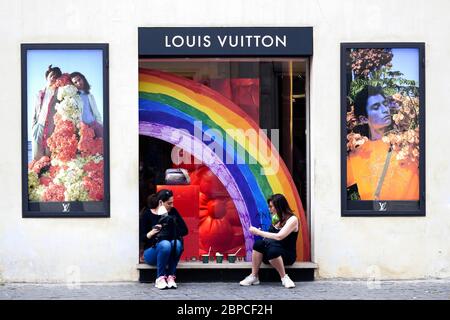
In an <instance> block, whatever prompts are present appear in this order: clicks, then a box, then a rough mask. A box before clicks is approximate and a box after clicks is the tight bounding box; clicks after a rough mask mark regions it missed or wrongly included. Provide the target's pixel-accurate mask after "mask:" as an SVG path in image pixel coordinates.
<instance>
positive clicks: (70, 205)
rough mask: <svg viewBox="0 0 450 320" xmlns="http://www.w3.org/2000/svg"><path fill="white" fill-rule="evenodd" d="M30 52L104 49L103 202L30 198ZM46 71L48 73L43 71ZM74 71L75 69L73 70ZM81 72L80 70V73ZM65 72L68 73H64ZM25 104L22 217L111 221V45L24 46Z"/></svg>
mask: <svg viewBox="0 0 450 320" xmlns="http://www.w3.org/2000/svg"><path fill="white" fill-rule="evenodd" d="M30 50H55V51H56V50H100V51H101V52H102V66H101V69H102V77H103V88H102V90H101V92H102V94H103V105H102V106H99V107H101V108H102V109H103V161H104V162H103V163H104V166H103V170H104V171H103V174H104V175H103V177H104V181H103V183H104V184H103V187H104V193H103V200H101V201H67V202H57V201H55V202H34V201H33V202H30V201H29V196H28V117H29V116H30V115H29V114H28V107H29V106H28V95H29V94H35V93H34V92H27V83H28V73H27V72H28V70H27V68H28V61H27V53H28V52H29V51H30ZM43 71H45V70H43ZM70 71H71V72H73V71H75V70H70ZM79 71H80V70H79ZM62 72H65V70H62ZM21 86H22V90H21V98H22V99H21V100H22V102H21V105H22V122H21V123H22V128H21V129H22V137H21V140H22V141H21V143H22V218H109V217H110V158H109V156H110V146H109V44H107V43H23V44H21Z"/></svg>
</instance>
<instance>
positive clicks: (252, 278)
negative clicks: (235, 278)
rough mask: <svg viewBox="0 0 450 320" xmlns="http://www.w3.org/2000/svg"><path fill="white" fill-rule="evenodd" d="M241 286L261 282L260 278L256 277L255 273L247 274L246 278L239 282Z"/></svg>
mask: <svg viewBox="0 0 450 320" xmlns="http://www.w3.org/2000/svg"><path fill="white" fill-rule="evenodd" d="M239 284H240V285H241V286H251V285H256V284H259V279H258V278H257V277H255V276H254V275H253V274H251V275H249V276H247V277H246V278H245V279H244V280H242V281H241V282H239Z"/></svg>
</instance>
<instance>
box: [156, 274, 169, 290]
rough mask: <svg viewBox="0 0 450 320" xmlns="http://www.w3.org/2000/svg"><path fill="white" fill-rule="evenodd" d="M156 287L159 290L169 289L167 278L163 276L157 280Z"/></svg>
mask: <svg viewBox="0 0 450 320" xmlns="http://www.w3.org/2000/svg"><path fill="white" fill-rule="evenodd" d="M155 287H156V288H158V289H159V290H163V289H166V288H168V286H167V282H166V277H165V276H161V277H159V278H158V279H156V281H155Z"/></svg>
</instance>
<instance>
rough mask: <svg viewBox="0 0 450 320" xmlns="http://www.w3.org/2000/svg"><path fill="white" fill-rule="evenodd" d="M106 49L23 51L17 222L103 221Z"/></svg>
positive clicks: (105, 209) (106, 199)
mask: <svg viewBox="0 0 450 320" xmlns="http://www.w3.org/2000/svg"><path fill="white" fill-rule="evenodd" d="M107 55H108V47H107V45H103V44H101V45H96V44H89V45H76V44H70V45H58V44H48V45H45V44H23V45H22V146H23V155H22V161H23V216H24V217H46V216H48V217H71V216H72V217H79V216H86V217H92V216H95V217H98V216H109V181H108V179H109V174H108V170H107V169H108V161H109V159H108V133H109V131H108V86H107V82H108V73H107V63H106V62H107Z"/></svg>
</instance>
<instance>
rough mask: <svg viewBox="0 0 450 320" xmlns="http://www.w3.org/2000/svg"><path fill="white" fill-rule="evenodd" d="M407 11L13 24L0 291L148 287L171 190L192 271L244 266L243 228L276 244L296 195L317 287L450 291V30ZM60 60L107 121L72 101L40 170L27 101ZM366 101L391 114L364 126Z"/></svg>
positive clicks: (295, 11) (137, 7) (15, 17)
mask: <svg viewBox="0 0 450 320" xmlns="http://www.w3.org/2000/svg"><path fill="white" fill-rule="evenodd" d="M412 2H413V3H414V5H411V1H409V2H408V7H407V8H404V7H402V11H401V12H402V13H401V14H400V15H399V16H397V17H396V20H395V21H394V22H393V21H392V19H391V17H389V15H386V8H387V7H383V6H382V4H376V5H375V4H374V5H371V6H368V7H364V8H359V7H358V2H357V1H350V2H346V4H345V5H339V4H336V3H334V2H332V1H323V2H321V3H316V4H310V3H307V2H302V1H301V2H294V1H292V2H290V1H289V2H286V3H283V4H281V5H280V4H278V5H275V4H273V5H272V4H266V5H261V6H259V5H257V3H256V2H254V3H253V2H246V3H245V5H244V4H243V6H244V7H245V8H243V7H240V6H239V7H238V6H236V7H233V6H229V7H228V6H226V5H225V4H222V5H219V7H220V8H219V7H217V5H215V6H213V5H211V4H206V3H205V4H204V6H198V7H195V6H188V5H187V4H184V3H182V2H176V1H175V2H174V3H173V4H172V5H169V4H156V3H154V4H148V3H147V2H144V1H140V2H136V3H134V4H133V5H128V6H125V5H123V4H122V5H121V4H114V5H109V6H108V8H107V9H108V10H106V11H105V10H104V9H105V6H106V4H102V3H94V4H90V6H91V9H90V10H91V11H92V12H96V13H97V17H96V19H94V20H95V21H92V19H89V18H88V16H86V15H84V14H83V12H81V11H78V7H75V6H72V5H70V4H68V5H66V6H64V7H62V8H58V9H56V8H53V7H52V6H51V3H50V2H46V1H44V2H43V3H40V4H39V5H37V4H36V5H33V4H32V5H28V4H27V5H25V4H24V3H23V2H19V3H17V4H13V5H11V7H10V8H4V10H2V12H3V13H6V12H7V13H8V15H7V17H4V19H2V24H3V25H4V26H3V27H2V30H7V29H8V30H12V31H10V32H9V33H7V34H5V35H4V37H3V38H4V41H3V43H4V50H3V53H2V54H3V56H4V59H2V61H3V64H4V70H6V74H8V77H3V79H1V80H0V81H1V82H2V84H3V86H2V87H3V88H5V89H6V90H5V93H4V95H3V96H2V98H1V100H0V101H1V102H2V107H1V109H0V110H1V113H2V115H3V118H4V119H9V121H7V122H5V126H4V127H3V128H2V129H1V130H3V131H4V133H3V134H4V135H5V136H7V137H10V138H9V139H6V140H5V143H6V144H7V146H6V148H5V150H8V152H7V153H6V155H5V156H4V158H3V160H2V166H1V170H2V177H4V183H3V184H2V188H3V189H2V192H1V194H2V201H1V206H2V207H1V209H0V214H1V215H2V218H3V219H2V221H3V222H2V224H1V226H0V235H1V236H0V251H1V255H0V279H1V280H2V281H7V282H13V281H25V282H65V281H82V282H88V281H130V280H131V281H134V280H137V279H138V277H139V271H138V269H137V264H138V263H139V255H140V246H139V211H140V209H141V208H142V206H143V205H145V199H146V196H147V195H148V194H150V193H152V192H155V191H157V190H159V189H161V188H169V189H172V190H174V191H175V194H176V195H179V197H178V198H177V197H175V205H176V206H177V207H179V208H180V209H181V210H180V211H181V212H182V213H183V211H184V212H185V218H186V220H187V222H188V225H189V228H190V234H189V239H188V241H186V243H188V244H189V245H187V246H186V250H185V253H184V256H183V258H182V259H183V262H184V263H189V262H193V261H192V260H196V259H198V258H199V256H200V255H201V254H204V253H206V252H211V251H212V252H213V254H215V253H222V254H224V255H225V256H226V255H228V254H230V253H234V252H239V255H238V259H239V258H241V259H240V260H242V261H249V260H250V257H251V247H252V243H253V241H254V238H253V237H252V236H251V234H249V233H248V227H249V226H250V225H256V226H258V227H261V228H266V227H267V226H268V225H269V224H270V215H269V214H268V210H267V203H266V199H267V197H268V196H270V195H271V194H273V193H283V194H284V195H286V197H287V199H288V201H289V203H290V204H291V206H292V207H293V209H294V211H295V212H296V213H297V215H298V216H299V218H300V221H301V227H302V228H301V233H300V235H299V238H298V241H297V261H298V262H314V263H315V264H316V265H317V266H318V267H317V269H316V278H364V279H367V278H369V279H417V278H448V277H450V245H449V243H450V241H448V240H450V239H449V234H450V233H449V231H450V216H449V215H448V211H449V209H450V208H449V203H448V200H447V198H448V191H447V190H446V186H447V185H448V183H449V182H450V172H449V171H448V169H447V165H446V160H445V158H446V153H447V151H446V150H447V149H448V148H446V145H447V144H448V142H447V141H446V140H445V139H444V140H442V139H441V140H439V137H442V136H445V132H446V131H445V118H446V115H447V114H448V115H450V112H449V111H446V109H445V108H442V103H441V102H440V101H445V92H446V91H448V84H447V83H446V82H445V79H444V77H443V76H442V74H444V73H445V72H444V73H443V72H442V71H445V70H446V69H448V64H446V60H445V57H446V54H445V53H447V52H448V51H449V45H448V43H446V41H445V38H446V37H447V34H446V31H445V30H448V22H446V20H445V19H444V18H442V19H437V18H436V17H439V15H440V14H441V12H443V11H445V10H437V9H436V8H435V7H434V8H433V7H431V6H429V7H426V6H425V5H424V4H421V3H420V2H418V1H417V2H415V1H412ZM173 5H175V6H174V7H175V8H177V9H176V10H175V11H173V10H170V8H171V7H172V6H173ZM386 5H390V6H391V7H390V9H389V10H388V11H389V12H395V10H396V6H400V5H401V4H400V3H399V4H395V5H393V4H388V3H387V2H386ZM33 6H35V7H33ZM272 6H273V7H272ZM392 6H394V7H392ZM442 6H443V7H446V6H448V5H446V4H445V5H444V4H442ZM194 7H195V8H194ZM209 7H210V8H209ZM275 7H276V8H275ZM207 8H208V10H207ZM412 8H414V9H412ZM418 8H420V9H421V10H418ZM281 9H282V10H281ZM61 10H62V11H63V12H61ZM236 10H238V11H239V12H252V16H251V19H246V18H245V17H244V16H241V17H239V16H236V15H235V13H236ZM280 10H281V11H280ZM410 11H411V12H410ZM101 12H102V14H101V15H100V13H101ZM103 12H107V14H103ZM169 12H170V13H171V14H170V15H169V14H168V13H169ZM186 12H189V13H190V14H189V15H186V14H185V13H186ZM206 12H208V14H206ZM417 12H420V15H419V16H418V15H417ZM39 14H41V15H42V16H45V17H46V19H44V22H42V20H41V19H36V16H37V15H38V16H39ZM411 16H414V17H416V18H415V19H411ZM58 17H64V22H63V23H57V24H56V25H57V27H55V25H54V24H53V23H50V21H58ZM280 17H282V18H283V19H281V20H280V19H279V18H280ZM356 17H358V18H357V19H356ZM47 19H48V20H47ZM46 21H48V22H46ZM431 21H434V22H433V23H430V22H431ZM6 26H9V27H8V28H7V27H6ZM11 26H13V27H12V28H11ZM167 26H170V28H167ZM387 26H389V27H387ZM93 30H95V32H93ZM40 54H42V55H43V56H40ZM77 54H79V55H81V56H77ZM58 55H59V56H58ZM49 61H50V63H48V62H49ZM70 61H74V62H73V63H72V62H70ZM86 61H87V62H86ZM52 63H53V64H54V66H53V67H55V66H59V67H61V69H62V70H61V73H62V74H68V75H69V76H70V78H71V81H72V82H73V83H74V85H75V81H76V77H77V75H78V74H77V73H76V72H77V71H80V72H81V73H84V74H88V76H87V77H86V78H87V79H88V80H89V82H90V85H91V94H93V95H94V96H95V99H96V101H97V107H98V112H93V118H92V117H91V118H89V115H85V114H83V113H82V112H81V113H80V114H79V115H78V117H79V118H78V119H83V123H90V124H91V125H89V126H85V125H84V124H83V125H81V124H80V123H79V121H78V122H77V120H74V119H75V116H74V114H73V113H70V112H69V111H70V110H71V109H70V106H71V103H72V102H71V101H78V102H73V103H80V104H81V103H82V102H83V101H84V100H83V99H90V98H89V96H88V95H86V96H85V97H84V96H82V95H81V94H80V93H79V92H80V91H78V93H77V92H76V91H74V92H70V91H69V90H65V91H64V92H65V95H63V94H61V97H59V99H58V100H59V104H58V106H60V107H57V108H56V110H62V111H61V112H60V113H61V119H62V120H58V121H56V122H55V129H54V131H55V132H58V133H59V134H60V136H59V137H57V136H56V135H55V136H52V135H51V134H48V137H47V136H46V131H45V130H44V133H43V135H42V137H40V136H38V137H39V139H45V141H47V142H46V143H47V145H48V149H49V151H48V159H47V158H46V159H43V158H42V154H40V152H41V153H42V152H43V153H44V154H45V150H41V149H39V148H38V147H33V146H34V144H33V143H34V140H33V139H35V137H36V136H35V131H34V127H33V125H34V122H33V121H34V120H33V112H34V108H35V105H34V104H33V102H32V101H33V99H34V98H35V95H36V93H37V91H38V90H37V89H40V88H39V87H38V86H37V85H36V83H37V84H40V85H42V86H44V85H45V77H46V76H47V75H45V77H44V74H45V71H46V70H47V67H48V64H52ZM40 64H41V65H40ZM44 65H45V68H44V69H42V68H43V66H44ZM33 68H35V69H36V70H39V71H34V70H35V69H33ZM39 68H40V69H39ZM78 69H80V70H78ZM52 70H53V69H52ZM35 73H42V79H39V76H36V74H35ZM35 79H38V80H35ZM84 80H86V79H84ZM39 81H40V82H39ZM67 84H68V82H67V83H62V84H61V87H62V88H64V85H67ZM367 87H370V88H372V87H374V88H376V87H381V88H382V89H383V92H382V93H378V92H377V93H374V92H372V93H371V92H369V97H376V98H378V99H381V100H380V101H379V102H376V103H374V104H373V106H374V109H370V110H368V111H370V112H372V113H370V112H366V114H365V117H364V115H363V114H362V115H358V114H357V106H358V102H357V101H358V99H359V98H358V97H360V95H361V94H360V93H361V92H363V91H364V90H365V89H364V88H367ZM35 88H37V89H35ZM446 89H447V90H446ZM370 90H372V89H370ZM60 91H62V90H60ZM39 92H40V91H39ZM88 93H89V89H88ZM78 95H79V98H78ZM66 98H67V99H66ZM70 98H72V99H74V100H70ZM45 99H46V96H45V93H44V94H42V96H41V100H42V101H46V100H45ZM64 99H66V100H64ZM77 99H79V100H77ZM373 99H375V98H373ZM64 101H66V102H64ZM91 104H92V103H91ZM7 106H14V108H13V110H15V111H14V112H11V108H8V107H7ZM371 107H372V105H371ZM58 108H59V109H58ZM375 108H376V110H375ZM379 110H381V111H379ZM383 110H384V111H383ZM63 111H64V112H63ZM58 112H59V111H58ZM382 112H384V113H382ZM375 113H376V114H381V116H380V117H381V118H380V119H378V120H377V118H376V117H375V116H374V114H375ZM425 116H426V118H425ZM35 117H36V119H37V120H36V121H35V122H36V123H37V124H39V123H40V122H39V121H42V123H46V122H45V121H46V118H45V115H44V116H39V115H37V116H35ZM425 119H426V120H425ZM64 121H66V122H64ZM67 121H68V122H67ZM377 121H378V122H377ZM71 123H72V124H73V126H72V125H71ZM365 126H366V127H367V128H368V130H369V131H368V132H367V133H364V131H362V130H360V129H362V128H363V127H365ZM388 127H389V130H388V129H386V128H388ZM20 128H21V129H20ZM99 128H101V130H100V129H99ZM380 128H381V129H380ZM230 130H231V131H230ZM233 130H234V131H233ZM240 130H241V131H240ZM380 132H381V133H380ZM252 133H254V136H252ZM377 134H378V135H377ZM31 136H32V137H33V139H31V138H30V137H31ZM377 136H378V139H377V138H375V137H377ZM13 137H14V138H15V139H14V138H13ZM19 137H20V138H19ZM65 137H67V138H65ZM365 137H366V138H365ZM57 138H59V140H58V139H57ZM253 138H254V139H253ZM36 139H37V140H36V141H38V138H36ZM402 139H403V140H402ZM39 141H41V140H39ZM432 141H440V142H439V143H433V142H432ZM427 142H428V143H427ZM29 146H30V147H29ZM369 147H370V148H373V149H368V148H369ZM385 149H386V150H385ZM367 150H369V151H367ZM379 150H381V151H379ZM363 151H364V152H363ZM368 152H371V153H369V154H372V155H374V158H373V159H372V158H370V157H369V158H370V159H371V160H370V161H369V162H367V161H366V162H362V160H360V159H363V160H364V159H365V155H367V154H368ZM377 152H380V153H381V154H382V160H380V161H378V160H377V158H376V157H375V155H377V154H378V153H377ZM380 157H381V156H380ZM42 159H43V160H42ZM385 159H386V160H385ZM425 160H426V163H425ZM365 166H366V167H367V168H366V167H365ZM168 169H171V170H172V171H170V170H169V171H170V172H175V173H176V174H181V175H184V177H185V178H186V181H187V182H186V181H185V182H183V183H180V182H179V181H175V182H174V181H172V182H171V181H170V177H168V175H167V172H169V171H167V170H168ZM364 170H366V171H364ZM374 170H379V171H376V172H375V171H374ZM364 172H367V173H366V174H364ZM360 173H363V174H360ZM368 176H375V178H373V179H372V178H370V177H369V178H367V177H368ZM19 177H22V179H20V178H19ZM179 177H180V176H178V178H179ZM371 179H372V180H373V181H372V180H371ZM30 186H31V187H30ZM177 201H178V202H177ZM177 203H178V204H177ZM425 204H426V205H425ZM211 281H214V279H211Z"/></svg>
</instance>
